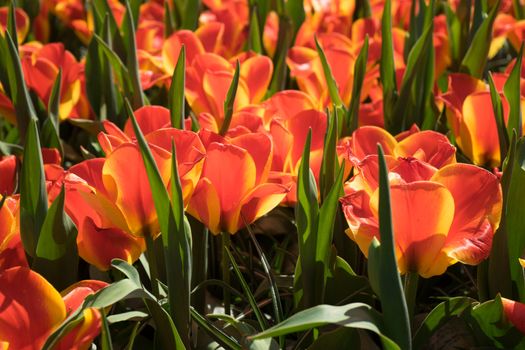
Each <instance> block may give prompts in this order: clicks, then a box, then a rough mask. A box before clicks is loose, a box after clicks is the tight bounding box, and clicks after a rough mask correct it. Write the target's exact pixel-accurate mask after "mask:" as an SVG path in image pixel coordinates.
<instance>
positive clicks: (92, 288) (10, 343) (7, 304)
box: [0, 267, 107, 350]
mask: <svg viewBox="0 0 525 350" xmlns="http://www.w3.org/2000/svg"><path fill="white" fill-rule="evenodd" d="M106 285H107V284H106V283H104V282H98V281H84V282H80V286H79V288H78V289H75V287H73V289H71V290H70V291H69V292H68V293H67V294H66V296H65V297H64V299H62V297H61V296H60V294H59V293H58V292H57V291H56V290H55V288H53V286H52V285H51V284H49V282H47V281H46V280H45V279H44V278H43V277H42V276H40V275H39V274H38V273H36V272H34V271H32V270H30V269H28V268H26V267H13V268H10V269H7V270H4V271H0V304H1V305H2V308H1V309H0V347H4V348H5V347H7V348H9V349H19V350H26V349H27V350H29V349H41V348H42V346H43V345H44V342H45V341H46V339H47V337H48V336H49V335H50V334H51V333H52V332H53V331H54V330H55V329H56V328H57V327H58V326H59V325H60V324H61V323H62V322H63V321H64V320H65V319H66V317H67V316H68V314H69V313H71V312H72V311H74V310H75V309H76V308H77V307H78V306H79V305H80V303H81V302H82V301H83V298H85V296H87V294H92V293H94V292H96V291H97V290H99V289H101V288H103V287H105V286H106ZM88 290H89V291H88ZM77 293H80V294H81V295H82V298H77V300H74V299H75V298H74V297H72V295H74V294H77ZM83 316H84V317H83V318H82V320H81V321H80V323H79V324H78V325H76V326H75V327H74V328H73V329H72V330H70V331H69V332H68V333H67V335H66V336H65V337H64V338H63V339H61V340H60V342H59V344H58V345H57V348H58V349H88V348H89V346H90V345H91V343H92V342H93V339H94V338H95V337H97V336H98V334H99V333H100V324H101V322H100V311H98V310H97V309H92V308H91V309H87V310H85V311H84V314H83Z"/></svg>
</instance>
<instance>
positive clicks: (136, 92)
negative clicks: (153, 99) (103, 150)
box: [124, 0, 144, 109]
mask: <svg viewBox="0 0 525 350" xmlns="http://www.w3.org/2000/svg"><path fill="white" fill-rule="evenodd" d="M125 5H126V13H125V15H124V28H125V29H126V32H125V34H126V35H125V36H124V39H125V43H124V44H125V45H126V50H127V51H126V53H127V56H126V67H127V69H128V72H129V77H130V82H131V85H132V87H133V88H132V90H131V105H132V106H133V108H134V109H138V108H140V107H142V106H144V98H143V96H142V86H141V83H140V72H139V61H138V58H137V45H136V41H135V24H134V23H133V12H132V10H131V7H130V4H129V0H126V1H125Z"/></svg>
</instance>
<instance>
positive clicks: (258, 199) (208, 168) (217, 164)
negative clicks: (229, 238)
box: [188, 132, 288, 234]
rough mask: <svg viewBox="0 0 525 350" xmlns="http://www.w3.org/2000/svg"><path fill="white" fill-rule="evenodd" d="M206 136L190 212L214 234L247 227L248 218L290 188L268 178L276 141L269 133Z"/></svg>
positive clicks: (263, 210)
mask: <svg viewBox="0 0 525 350" xmlns="http://www.w3.org/2000/svg"><path fill="white" fill-rule="evenodd" d="M203 136H204V137H205V139H204V144H205V145H206V147H207V150H206V160H205V162H204V168H203V171H202V176H201V179H200V180H199V183H198V184H197V188H196V189H195V192H194V194H193V197H192V198H191V200H190V204H189V207H188V213H189V214H191V215H192V216H193V217H195V218H196V219H198V220H199V221H201V222H202V223H204V224H205V225H206V226H208V228H209V229H210V231H211V232H212V233H213V234H219V233H221V232H229V233H231V234H233V233H236V232H237V231H238V230H240V229H241V228H242V227H244V220H245V221H246V223H247V224H250V223H252V222H254V221H255V220H256V219H258V218H259V217H261V216H262V215H264V214H266V213H268V212H269V211H270V210H271V209H273V208H274V207H276V206H277V205H278V204H279V203H280V202H281V200H282V199H283V198H284V197H285V196H286V193H287V192H288V190H287V188H286V187H284V186H281V185H278V184H272V183H268V182H267V178H268V172H269V170H270V169H269V168H270V161H271V154H272V142H271V139H270V138H269V137H268V136H266V135H265V134H261V133H257V134H245V135H241V136H238V137H236V138H232V139H229V138H228V139H226V138H222V137H221V136H219V135H214V134H210V133H209V132H205V135H203ZM243 218H244V220H243Z"/></svg>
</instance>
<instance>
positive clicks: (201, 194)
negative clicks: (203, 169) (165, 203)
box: [188, 177, 222, 235]
mask: <svg viewBox="0 0 525 350" xmlns="http://www.w3.org/2000/svg"><path fill="white" fill-rule="evenodd" d="M188 213H189V214H190V215H191V216H193V217H194V218H196V219H197V220H199V221H200V222H202V223H203V224H205V225H206V226H207V227H208V229H209V230H210V231H211V233H213V234H214V235H218V234H219V233H221V230H222V228H221V203H220V199H219V195H218V194H217V191H216V190H215V187H214V186H213V184H212V183H211V181H210V180H208V179H207V178H205V177H203V178H201V179H200V181H199V183H198V184H197V187H196V188H195V191H194V192H193V196H192V197H191V199H190V204H189V206H188Z"/></svg>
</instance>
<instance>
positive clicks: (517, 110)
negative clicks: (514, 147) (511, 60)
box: [503, 43, 523, 138]
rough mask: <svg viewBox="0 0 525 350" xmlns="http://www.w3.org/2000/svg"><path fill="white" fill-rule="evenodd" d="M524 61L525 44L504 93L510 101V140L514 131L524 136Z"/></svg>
mask: <svg viewBox="0 0 525 350" xmlns="http://www.w3.org/2000/svg"><path fill="white" fill-rule="evenodd" d="M522 59H523V43H522V44H521V48H520V52H519V54H518V58H517V59H516V63H515V64H514V67H513V68H512V71H511V72H510V75H509V78H508V79H507V81H506V82H505V86H504V87H503V92H504V94H505V97H506V98H507V101H509V107H510V112H509V120H508V122H507V134H508V135H509V138H510V137H511V136H512V133H513V130H514V129H515V130H516V133H517V134H518V135H522V134H523V133H522V130H521V86H520V85H521V84H520V81H521V60H522Z"/></svg>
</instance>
